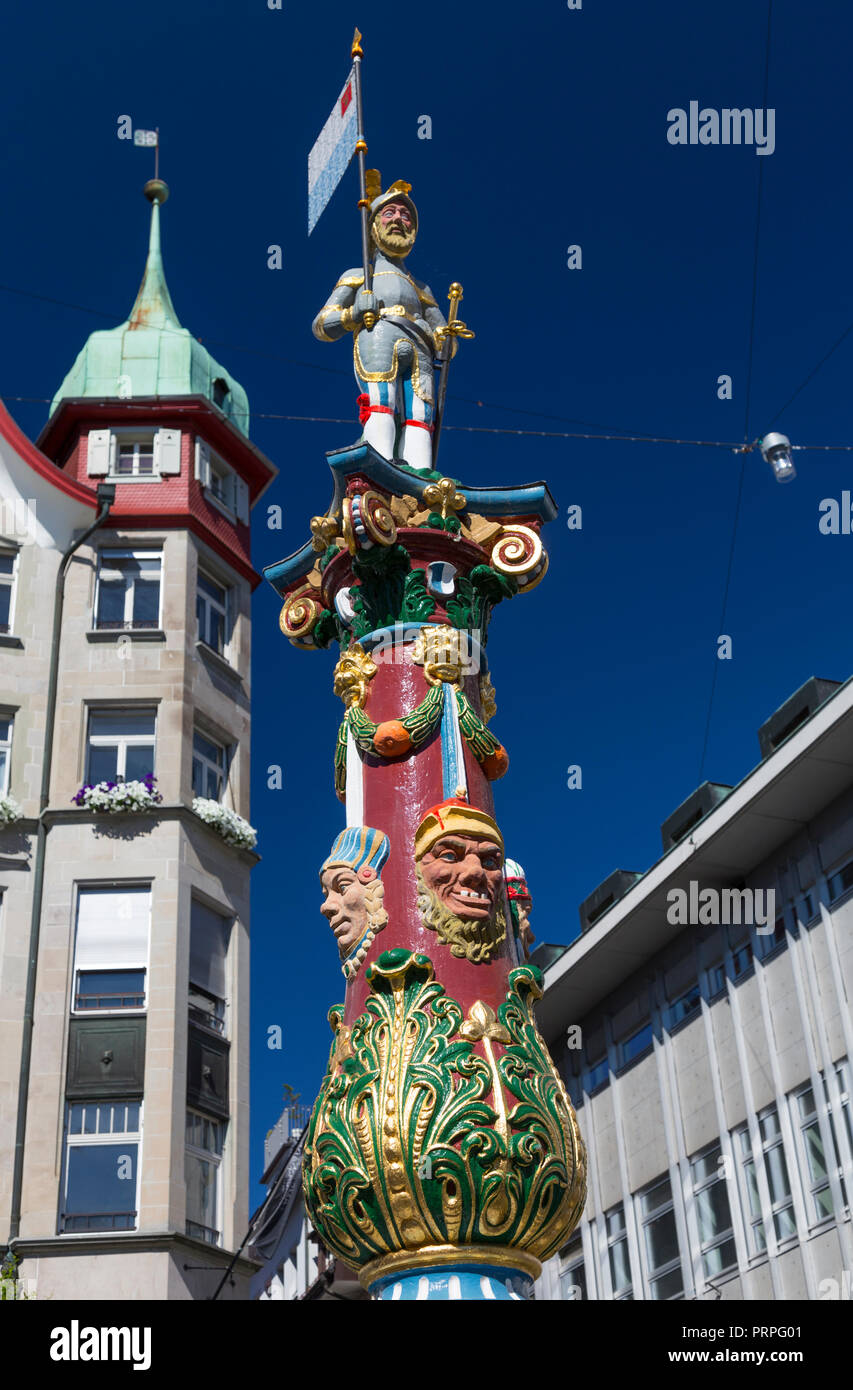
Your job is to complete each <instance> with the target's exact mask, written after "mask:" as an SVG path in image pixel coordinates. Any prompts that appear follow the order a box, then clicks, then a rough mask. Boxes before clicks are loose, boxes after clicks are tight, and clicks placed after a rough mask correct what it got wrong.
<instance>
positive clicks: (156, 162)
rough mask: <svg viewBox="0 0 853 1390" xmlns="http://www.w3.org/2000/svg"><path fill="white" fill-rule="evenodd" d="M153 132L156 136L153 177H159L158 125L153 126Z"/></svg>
mask: <svg viewBox="0 0 853 1390" xmlns="http://www.w3.org/2000/svg"><path fill="white" fill-rule="evenodd" d="M154 134H155V135H156V137H157V139H156V141H155V143H154V177H155V179H159V177H160V127H159V126H157V127H156V128H155V130H154Z"/></svg>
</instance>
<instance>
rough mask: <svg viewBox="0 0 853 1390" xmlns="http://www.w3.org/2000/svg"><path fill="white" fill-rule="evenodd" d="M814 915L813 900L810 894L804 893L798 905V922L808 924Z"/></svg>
mask: <svg viewBox="0 0 853 1390" xmlns="http://www.w3.org/2000/svg"><path fill="white" fill-rule="evenodd" d="M814 915H815V905H814V898H813V897H812V895H811V893H804V894H803V898H802V902H801V903H800V921H801V922H810V921H811V920H812V918H813V917H814Z"/></svg>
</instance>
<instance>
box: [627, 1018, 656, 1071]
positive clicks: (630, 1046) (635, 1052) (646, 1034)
mask: <svg viewBox="0 0 853 1390" xmlns="http://www.w3.org/2000/svg"><path fill="white" fill-rule="evenodd" d="M651 1045H652V1025H651V1024H650V1023H647V1024H646V1026H645V1027H644V1028H641V1029H640V1030H639V1032H638V1033H634V1035H633V1037H630V1038H626V1039H625V1041H624V1042H623V1044H622V1061H623V1062H630V1061H633V1059H634V1058H635V1057H639V1055H640V1053H641V1052H645V1051H646V1049H647V1048H649V1047H651Z"/></svg>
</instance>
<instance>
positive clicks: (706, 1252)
mask: <svg viewBox="0 0 853 1390" xmlns="http://www.w3.org/2000/svg"><path fill="white" fill-rule="evenodd" d="M715 1153H716V1154H717V1156H718V1159H719V1158H722V1157H723V1146H722V1144H721V1143H720V1140H719V1139H716V1140H715V1141H714V1142H713V1143H712V1144H706V1146H705V1147H704V1148H703V1149H700V1150H699V1152H698V1153H695V1154H691V1155H690V1156H689V1157H688V1160H687V1161H688V1163H689V1164H690V1190H691V1192H692V1194H693V1208H694V1212H695V1215H696V1234H697V1237H698V1249H699V1258H700V1260H701V1265H702V1278H703V1279H704V1280H705V1282H706V1283H709V1282H710V1281H711V1280H712V1279H723V1278H725V1276H726V1275H727V1274H730V1273H731V1272H732V1270H736V1269H737V1267H738V1256H737V1242H736V1241H735V1231H734V1216H733V1215H732V1203H731V1197H730V1194H729V1185H728V1181H727V1179H726V1176H725V1168H724V1169H723V1170H721V1169H720V1165H719V1162H717V1165H716V1168H715V1170H714V1171H713V1172H712V1173H711V1174H710V1175H709V1176H708V1177H706V1178H701V1179H699V1180H698V1181H697V1177H696V1166H695V1165H696V1164H697V1163H699V1162H701V1161H703V1160H705V1159H708V1158H710V1157H711V1156H712V1155H713V1154H715ZM718 1183H722V1187H723V1193H724V1194H725V1199H726V1206H727V1207H728V1213H729V1224H728V1226H727V1227H726V1229H725V1230H724V1231H722V1232H721V1233H720V1234H717V1235H714V1236H712V1237H710V1238H709V1239H708V1240H703V1239H702V1229H701V1216H700V1212H699V1200H698V1199H699V1198H700V1197H701V1195H702V1193H703V1192H709V1191H710V1190H711V1188H712V1187H715V1186H716V1185H717V1184H718ZM729 1243H731V1246H732V1257H731V1259H730V1260H729V1262H728V1264H725V1265H723V1267H722V1269H712V1270H709V1269H708V1268H707V1266H706V1259H707V1258H708V1257H709V1256H711V1255H712V1254H713V1252H714V1251H715V1250H718V1249H719V1248H720V1247H721V1246H723V1245H727V1244H729Z"/></svg>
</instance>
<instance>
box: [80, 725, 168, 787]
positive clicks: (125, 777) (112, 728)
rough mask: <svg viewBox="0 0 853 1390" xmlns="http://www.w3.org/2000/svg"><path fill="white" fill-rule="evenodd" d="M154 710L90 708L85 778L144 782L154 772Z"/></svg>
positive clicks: (105, 780) (101, 780)
mask: <svg viewBox="0 0 853 1390" xmlns="http://www.w3.org/2000/svg"><path fill="white" fill-rule="evenodd" d="M155 723H156V715H155V713H154V711H153V710H138V709H112V710H94V709H93V710H90V712H89V743H88V762H87V772H86V780H87V781H88V782H91V783H93V784H94V783H96V782H118V781H119V780H122V781H124V782H131V781H142V779H143V778H145V777H147V776H148V775H149V773H153V771H154V731H155Z"/></svg>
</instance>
